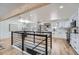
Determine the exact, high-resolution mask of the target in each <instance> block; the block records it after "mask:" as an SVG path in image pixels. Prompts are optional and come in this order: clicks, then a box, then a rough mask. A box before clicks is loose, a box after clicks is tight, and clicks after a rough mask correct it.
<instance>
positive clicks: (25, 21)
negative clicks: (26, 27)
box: [19, 19, 31, 23]
mask: <svg viewBox="0 0 79 59" xmlns="http://www.w3.org/2000/svg"><path fill="white" fill-rule="evenodd" d="M19 22H22V23H31V21H28V20H23V19H20V20H19Z"/></svg>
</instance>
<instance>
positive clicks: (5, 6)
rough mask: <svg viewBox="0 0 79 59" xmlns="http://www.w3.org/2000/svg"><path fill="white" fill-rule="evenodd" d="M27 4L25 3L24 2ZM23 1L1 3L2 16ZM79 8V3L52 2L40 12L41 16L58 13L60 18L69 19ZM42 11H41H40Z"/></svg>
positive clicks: (0, 14)
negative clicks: (61, 6) (61, 7)
mask: <svg viewBox="0 0 79 59" xmlns="http://www.w3.org/2000/svg"><path fill="white" fill-rule="evenodd" d="M24 4H25V3H24ZM24 4H23V3H0V17H3V16H5V15H7V14H8V13H9V12H11V11H12V10H14V9H16V8H18V7H20V6H23V5H24ZM60 5H63V6H64V8H63V9H60V8H59V6H60ZM78 8H79V3H52V4H49V5H48V6H45V7H42V9H41V8H40V9H41V10H38V12H37V13H38V14H40V15H41V17H40V16H39V17H40V18H42V17H43V16H44V15H45V16H44V17H43V18H45V17H48V18H50V16H49V15H50V14H52V15H54V16H55V15H56V16H57V17H58V18H62V19H67V18H69V17H70V16H71V15H72V14H74V13H75V12H76V10H77V9H78ZM39 11H40V12H39ZM52 17H53V16H52Z"/></svg>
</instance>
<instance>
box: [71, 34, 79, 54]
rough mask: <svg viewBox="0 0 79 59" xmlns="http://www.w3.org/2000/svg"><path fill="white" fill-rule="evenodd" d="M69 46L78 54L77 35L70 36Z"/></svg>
mask: <svg viewBox="0 0 79 59" xmlns="http://www.w3.org/2000/svg"><path fill="white" fill-rule="evenodd" d="M70 44H71V46H72V47H73V48H74V50H75V51H76V52H77V53H78V54H79V34H71V35H70Z"/></svg>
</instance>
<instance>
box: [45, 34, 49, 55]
mask: <svg viewBox="0 0 79 59" xmlns="http://www.w3.org/2000/svg"><path fill="white" fill-rule="evenodd" d="M45 40H46V51H45V54H46V55H48V42H47V35H46V39H45Z"/></svg>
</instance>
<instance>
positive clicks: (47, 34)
mask: <svg viewBox="0 0 79 59" xmlns="http://www.w3.org/2000/svg"><path fill="white" fill-rule="evenodd" d="M14 33H16V34H21V39H22V42H21V43H22V51H24V47H25V45H24V41H25V38H26V37H27V35H31V36H33V43H34V44H35V43H36V39H35V37H36V36H39V37H44V38H45V39H44V40H42V41H41V42H39V43H38V44H37V45H35V46H34V47H33V48H32V50H34V49H36V48H37V47H38V46H39V45H40V44H42V42H43V41H45V55H48V38H50V49H52V32H35V31H13V32H11V45H14V42H13V40H14V38H13V36H14V35H13V34H14Z"/></svg>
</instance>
